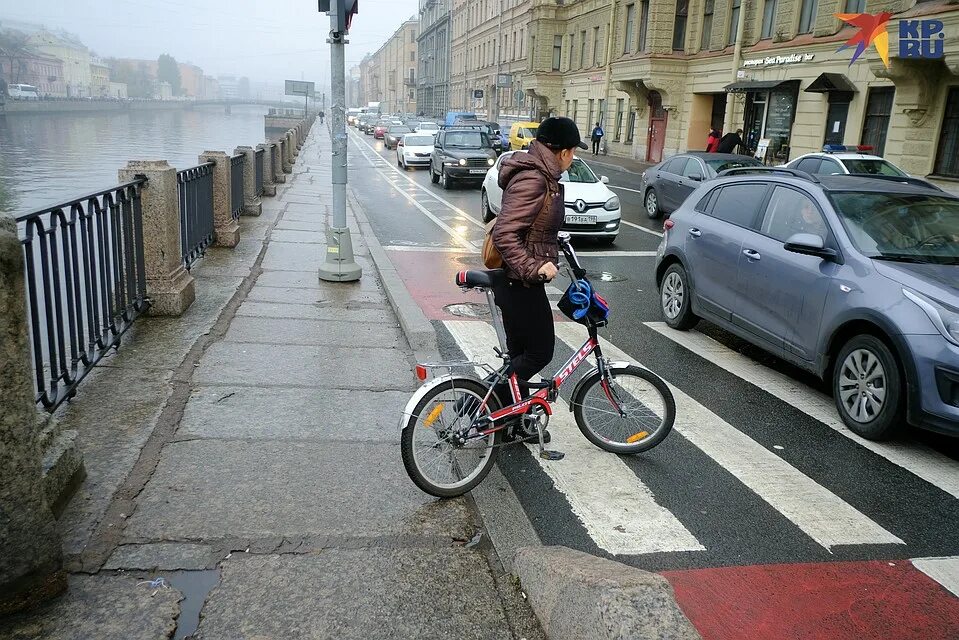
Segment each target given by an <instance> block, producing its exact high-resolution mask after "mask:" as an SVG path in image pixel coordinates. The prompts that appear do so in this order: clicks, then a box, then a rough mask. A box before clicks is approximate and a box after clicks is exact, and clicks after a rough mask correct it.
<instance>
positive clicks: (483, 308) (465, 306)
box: [443, 302, 491, 318]
mask: <svg viewBox="0 0 959 640" xmlns="http://www.w3.org/2000/svg"><path fill="white" fill-rule="evenodd" d="M443 309H445V310H446V312H447V313H449V314H451V315H454V316H459V317H461V318H489V317H491V314H490V312H489V306H487V305H485V304H480V303H478V302H458V303H456V304H448V305H446V306H445V307H443Z"/></svg>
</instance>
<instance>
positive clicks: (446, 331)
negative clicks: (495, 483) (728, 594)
mask: <svg viewBox="0 0 959 640" xmlns="http://www.w3.org/2000/svg"><path fill="white" fill-rule="evenodd" d="M350 136H351V144H350V170H351V173H350V181H351V184H352V185H353V190H354V192H355V194H356V197H357V198H358V199H359V201H360V202H361V204H362V205H363V206H364V207H365V209H366V211H367V213H368V215H369V217H370V221H371V224H372V226H373V229H374V231H375V233H376V235H377V237H378V239H379V240H380V242H381V243H382V244H383V245H384V247H385V248H386V249H387V251H388V252H389V254H390V256H391V258H393V260H394V262H395V264H396V265H397V268H398V270H399V271H400V273H401V275H402V277H403V278H404V281H405V282H406V284H407V287H408V288H409V289H410V291H411V293H412V294H413V296H414V298H415V299H416V300H417V301H418V302H419V303H420V305H421V307H422V308H423V309H424V311H425V312H426V313H427V316H428V317H430V318H431V319H433V321H434V324H435V326H436V327H437V332H438V335H439V337H440V343H441V350H442V351H443V355H444V356H445V357H450V358H460V357H462V356H463V355H466V356H467V357H472V358H486V357H488V349H485V348H478V347H477V345H487V344H488V345H489V346H492V344H493V342H492V340H493V337H492V334H491V331H492V330H491V329H490V328H489V326H488V325H486V324H485V323H481V322H476V321H477V320H483V319H484V316H483V315H482V303H483V300H482V299H480V298H479V297H478V296H475V295H465V296H464V294H463V293H461V292H460V291H459V290H458V289H457V288H456V287H455V286H454V285H453V284H452V281H451V278H452V274H453V273H455V271H457V270H459V269H464V268H482V266H481V264H480V260H479V256H478V255H477V254H476V249H477V248H478V247H480V246H481V244H482V239H483V228H482V222H481V213H480V197H479V189H478V187H468V186H457V187H455V188H454V189H451V190H443V189H442V188H440V186H439V185H433V184H431V183H430V179H429V172H428V170H426V169H417V170H411V171H402V170H399V169H396V155H395V151H388V150H386V149H385V148H384V147H383V144H382V142H381V141H374V140H373V139H372V138H371V137H369V136H364V135H362V134H357V133H356V132H355V131H353V130H351V132H350ZM583 159H584V160H585V161H586V162H587V163H589V162H590V156H589V155H588V154H586V155H584V156H583ZM594 170H595V172H596V173H598V174H603V175H607V176H609V178H610V184H609V186H610V187H611V188H612V189H613V191H614V192H616V193H617V194H618V195H619V196H620V199H621V202H622V204H623V222H624V224H623V226H622V231H621V233H620V236H619V238H618V239H617V241H616V243H615V245H614V246H612V247H600V246H599V245H597V244H595V243H592V242H590V241H586V240H583V241H580V242H577V243H576V245H577V250H578V252H579V254H580V256H581V259H582V262H583V264H584V266H585V267H586V268H587V269H588V271H589V272H590V277H591V279H592V280H593V282H594V284H595V285H596V286H597V289H598V290H600V292H601V293H602V294H603V295H604V297H606V299H607V300H608V301H609V302H610V304H611V307H612V315H611V318H610V319H611V322H610V325H609V327H608V328H607V329H605V330H604V331H602V332H601V339H603V340H604V344H611V345H612V346H611V347H610V349H608V353H609V354H610V355H613V356H614V359H618V358H617V354H619V356H622V357H626V358H629V359H631V360H634V361H638V362H640V363H642V364H643V365H644V366H646V367H647V368H649V369H651V370H652V371H654V372H656V373H658V374H659V375H660V376H661V377H663V378H664V379H665V380H667V381H668V382H669V383H670V384H671V385H673V388H674V393H675V394H676V397H677V424H676V428H675V430H674V433H673V434H671V435H670V437H669V438H667V440H666V441H664V442H663V443H662V444H661V445H659V446H658V447H657V448H655V449H653V450H652V451H650V452H647V453H645V454H642V455H640V456H633V457H622V458H617V457H615V456H610V454H605V453H603V452H600V451H599V450H598V449H595V448H593V450H589V449H588V447H587V448H586V449H584V448H583V447H582V445H581V443H579V442H576V443H572V442H571V441H569V440H568V439H566V438H565V437H560V438H558V440H559V442H560V443H563V442H569V443H570V444H569V446H570V447H571V450H570V451H569V452H567V458H566V459H565V460H563V461H562V462H559V463H546V462H542V461H540V460H539V459H538V457H536V456H535V455H533V453H531V451H530V450H529V449H527V448H522V447H516V448H507V449H505V450H504V451H503V453H502V454H501V455H500V458H499V466H500V469H501V471H502V472H503V475H504V477H505V478H506V480H507V481H508V482H509V485H510V486H511V487H512V489H513V491H514V492H515V494H516V497H517V498H518V501H519V503H520V504H521V505H522V509H523V511H524V512H525V515H526V516H527V517H528V519H529V521H530V522H531V523H532V525H533V528H534V529H535V531H536V533H537V534H538V536H539V537H540V539H541V540H542V541H543V542H544V543H546V544H562V545H566V546H570V547H574V548H577V549H581V550H584V551H588V552H591V553H596V554H599V555H606V556H610V557H615V558H616V559H617V560H620V561H623V562H627V563H629V564H633V565H635V566H639V567H642V568H647V569H652V570H657V571H669V570H676V569H690V568H716V567H730V566H740V565H773V564H782V563H817V562H820V563H826V562H835V561H840V560H845V561H855V562H868V561H877V560H882V561H885V562H883V563H881V564H883V565H886V564H887V563H890V566H893V565H894V564H895V563H896V562H898V561H899V560H905V559H915V558H924V557H952V556H959V535H957V534H956V531H957V523H959V462H957V460H959V447H957V443H956V441H955V440H953V439H949V438H944V437H938V436H934V435H931V434H926V433H919V432H910V433H909V434H908V435H907V436H906V437H904V438H903V439H902V440H900V441H898V442H893V443H888V444H886V443H869V442H866V441H863V440H861V439H859V438H857V437H856V436H854V435H853V434H851V433H850V432H849V431H848V430H846V429H845V427H844V426H843V425H842V423H841V421H840V420H839V418H838V415H837V414H836V412H835V408H834V407H833V406H832V400H831V398H828V397H827V396H826V394H825V391H826V390H825V389H823V387H822V384H821V383H819V382H818V381H817V380H815V379H814V378H812V377H811V376H809V375H807V374H804V373H802V372H799V371H797V370H796V369H794V368H792V367H791V366H789V365H787V364H786V363H783V362H781V361H779V360H778V359H776V358H774V357H772V356H769V355H767V354H765V353H764V352H762V351H760V350H758V349H756V348H754V347H752V346H750V345H748V344H746V343H744V342H743V341H740V340H738V339H736V338H735V337H733V336H731V335H728V334H725V333H724V332H722V331H720V330H718V329H716V328H715V327H711V326H709V325H707V324H705V323H700V326H698V327H697V328H696V329H695V330H694V331H690V332H676V331H672V330H670V329H668V328H666V327H665V326H663V325H662V324H661V321H662V318H661V315H660V312H659V306H658V297H657V294H656V286H655V282H654V276H653V269H654V262H655V258H654V257H653V256H652V255H650V253H651V252H654V251H655V249H656V246H657V245H658V243H659V240H660V231H661V225H662V223H661V222H659V221H651V220H649V219H648V218H647V217H646V215H645V212H644V211H643V207H642V196H641V194H640V193H639V192H638V191H637V190H636V189H637V188H638V182H639V176H638V175H636V174H634V173H630V172H626V171H622V170H619V169H617V168H615V167H612V166H600V165H598V164H597V165H594ZM565 286H566V282H565V281H563V280H557V282H556V283H555V288H554V289H553V292H552V295H551V299H553V300H554V301H555V300H556V299H558V297H559V292H560V291H561V290H562V289H564V288H565ZM464 302H471V303H476V304H473V305H466V307H465V308H466V312H467V314H466V315H465V316H464V315H463V307H450V306H449V305H457V304H462V303H464ZM470 313H473V314H476V315H475V316H473V317H470V315H469V314H470ZM470 321H472V322H473V323H474V324H470V325H464V324H463V323H464V322H470ZM564 326H565V328H564V329H563V330H562V331H560V336H561V337H565V338H567V340H566V341H563V340H558V341H557V348H556V355H555V358H554V362H553V363H552V364H551V365H550V367H549V368H548V370H550V371H553V370H556V369H558V368H559V367H560V366H562V364H563V362H564V361H565V360H566V359H567V358H568V357H569V356H570V355H571V354H572V352H573V348H574V346H571V344H570V343H574V344H575V342H576V340H580V341H581V340H583V339H585V332H584V331H582V328H581V327H579V325H575V324H571V323H569V324H565V325H564ZM464 327H467V329H464ZM464 336H465V337H464ZM484 340H485V342H484ZM605 341H608V342H605ZM575 346H578V344H575ZM473 351H476V353H473ZM571 389H572V386H570V387H569V389H564V391H567V392H568V391H569V390H571ZM564 396H565V394H564ZM554 420H558V417H555V416H554ZM556 428H557V429H562V428H563V427H561V425H559V424H557V425H556ZM561 433H562V434H563V435H564V436H565V434H566V432H565V431H563V432H561ZM577 435H578V434H577ZM580 440H582V439H580ZM582 442H585V440H582ZM587 444H588V443H587ZM554 445H555V446H556V447H557V448H559V445H558V444H557V443H556V439H555V438H554ZM577 457H578V459H577ZM610 460H612V461H615V462H614V463H611V462H610ZM549 465H554V466H552V467H550V466H549ZM555 465H566V466H565V467H560V466H555ZM586 478H589V482H588V483H587V482H586V481H585V479H586ZM586 485H588V486H586ZM603 486H607V487H608V491H607V492H604V491H602V490H599V491H597V487H600V488H601V487H603ZM953 562H954V564H955V561H953ZM850 566H851V565H850ZM951 566H952V565H951ZM955 566H959V564H956V565H955ZM956 575H959V572H957V574H956ZM957 584H959V580H957ZM957 611H959V607H957V609H954V610H953V613H952V615H954V616H956V615H959V614H957V613H956V612H957ZM836 637H838V636H836Z"/></svg>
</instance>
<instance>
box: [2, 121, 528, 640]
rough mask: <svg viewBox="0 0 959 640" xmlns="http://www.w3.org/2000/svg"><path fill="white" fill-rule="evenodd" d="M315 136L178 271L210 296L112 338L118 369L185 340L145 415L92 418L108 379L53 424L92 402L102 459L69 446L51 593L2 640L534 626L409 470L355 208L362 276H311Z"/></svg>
mask: <svg viewBox="0 0 959 640" xmlns="http://www.w3.org/2000/svg"><path fill="white" fill-rule="evenodd" d="M329 144H330V142H329V134H328V131H327V130H326V128H325V127H324V126H321V125H319V124H317V125H316V126H315V127H314V128H313V131H312V133H311V135H310V137H309V139H308V141H307V143H306V145H305V146H304V147H303V149H302V150H301V152H300V156H299V158H298V160H297V163H296V164H295V166H294V174H293V175H292V176H289V177H288V181H287V183H286V185H285V186H281V188H280V189H279V190H278V193H277V198H275V199H273V200H269V201H264V207H263V208H264V214H263V217H262V218H258V219H249V218H244V219H243V225H244V226H243V229H242V231H243V233H244V236H243V237H244V241H243V245H244V247H245V248H244V249H243V250H241V251H238V252H237V253H236V254H235V255H232V254H229V253H224V252H220V253H217V254H216V255H215V256H214V259H212V260H210V259H207V260H204V264H201V265H200V266H199V268H198V269H197V270H196V275H197V279H198V282H201V281H202V282H205V283H206V284H205V285H204V286H205V287H207V288H209V289H211V290H216V291H218V292H219V295H218V296H213V297H211V298H208V300H209V304H210V305H212V306H207V307H205V308H201V309H198V310H197V311H195V312H194V313H193V314H192V315H190V316H189V317H188V318H186V320H185V321H184V322H181V323H180V324H177V321H170V320H157V319H147V320H145V325H144V326H143V327H138V333H135V334H133V335H132V338H131V341H127V342H125V344H124V346H123V347H122V348H121V349H120V351H119V353H118V356H117V358H116V362H115V363H114V364H113V366H114V367H116V368H117V369H119V370H120V373H118V374H116V375H121V374H123V373H124V372H123V365H124V362H127V361H129V359H130V358H132V357H134V356H135V355H137V350H139V355H140V356H141V358H142V357H143V355H144V354H154V355H156V354H166V353H179V351H177V349H182V350H184V351H185V352H186V355H185V358H184V359H183V362H182V363H179V365H176V364H173V363H169V364H157V363H156V361H153V362H152V363H151V364H152V365H153V366H154V369H153V376H152V380H151V379H150V377H151V376H150V375H149V371H150V369H149V367H146V368H143V370H142V371H141V376H142V381H143V384H144V385H148V386H150V387H151V389H152V391H151V392H150V394H149V397H148V398H145V399H144V400H143V402H144V403H145V404H144V406H142V407H136V406H133V404H132V403H131V404H130V406H125V408H121V409H120V412H119V413H118V414H116V413H114V412H112V411H111V409H112V407H113V406H114V405H113V393H112V392H114V391H115V388H114V387H112V386H111V384H119V382H118V381H114V382H113V383H110V376H111V375H113V374H114V372H112V371H104V372H102V374H101V375H100V379H97V378H95V377H94V378H91V379H90V381H88V382H87V383H86V385H85V388H83V389H81V394H80V396H79V397H78V401H77V406H75V407H72V408H71V409H70V411H71V412H72V414H71V413H69V412H68V414H67V415H65V416H64V418H65V419H68V420H69V419H73V420H77V421H79V419H78V418H76V417H73V418H71V415H74V414H76V413H77V412H80V411H82V410H83V408H82V407H83V404H82V403H83V402H87V403H90V402H91V400H92V399H93V398H94V397H97V396H99V397H100V401H101V402H103V403H104V404H101V405H100V406H99V410H100V414H101V417H105V419H106V421H107V422H111V421H112V422H116V423H118V424H116V425H113V426H112V427H111V426H110V425H107V426H105V427H104V428H103V429H102V430H101V431H100V433H101V435H100V437H101V438H103V439H107V438H109V437H115V438H116V444H115V446H116V451H110V452H109V454H108V453H106V451H107V450H108V449H109V448H110V447H108V446H102V447H101V448H100V449H98V451H96V452H94V455H93V457H92V458H90V456H89V454H87V455H88V467H89V469H88V472H89V474H90V477H89V478H88V480H87V481H86V483H85V485H84V487H83V488H82V489H81V493H80V494H79V495H78V496H76V497H75V498H74V502H75V503H76V502H77V501H79V503H80V504H79V505H77V504H71V505H70V507H68V509H67V512H66V513H65V514H64V517H63V518H62V519H61V526H62V527H63V528H64V530H65V531H64V535H65V538H66V539H67V540H68V549H67V552H68V557H69V558H70V559H71V561H70V566H71V568H72V569H73V570H74V571H75V573H72V574H71V577H70V582H71V588H70V590H69V591H68V593H67V594H66V595H65V596H63V597H61V598H60V599H58V600H57V601H55V602H53V603H52V604H50V605H49V606H47V607H46V608H44V609H42V610H40V611H38V612H35V613H33V614H32V615H30V616H28V617H22V618H17V619H13V620H10V621H5V622H4V623H0V638H3V639H7V638H17V639H20V638H41V637H42V638H102V639H113V638H116V639H120V638H122V639H124V640H126V639H132V638H158V637H168V636H170V637H173V632H174V629H176V636H175V637H177V638H180V637H184V636H185V635H186V636H187V637H195V638H207V639H216V638H231V639H233V638H250V639H252V638H257V639H261V640H262V639H265V638H276V639H280V638H283V639H286V638H290V639H294V638H331V639H332V638H335V639H338V640H340V639H356V640H367V639H373V638H418V639H426V638H437V639H445V638H454V637H455V638H476V639H487V638H488V639H491V640H492V639H512V638H517V639H518V638H529V639H530V640H533V639H534V638H542V637H543V636H542V632H541V631H540V630H539V627H538V623H537V622H536V621H535V618H534V617H533V615H532V613H531V611H530V610H529V608H528V606H527V605H526V603H525V602H524V601H523V599H522V598H521V597H520V596H519V594H518V592H517V591H516V589H515V587H514V586H513V585H512V583H511V582H510V581H509V580H508V579H507V578H506V577H504V575H503V572H502V569H501V567H500V565H499V562H498V559H497V558H496V556H495V553H494V552H493V550H492V549H491V547H490V545H489V543H488V537H487V536H486V535H485V534H484V532H483V528H482V523H481V522H480V521H479V516H478V515H477V513H476V510H475V507H474V506H473V505H472V502H471V501H470V500H468V499H465V498H464V499H457V500H450V501H436V500H434V499H432V498H430V497H429V496H427V495H425V494H423V493H421V492H420V491H419V490H418V489H416V487H415V486H414V485H413V484H412V482H410V481H409V479H408V478H407V476H406V473H405V471H404V469H403V466H402V462H401V458H400V451H399V429H398V426H397V424H398V416H399V414H400V411H401V410H402V407H403V406H404V404H405V402H406V400H407V398H408V397H409V394H410V393H411V391H412V390H413V388H414V387H415V385H416V382H417V381H416V380H415V378H414V376H413V374H412V372H411V368H412V364H413V356H412V351H411V349H410V347H409V345H408V344H407V342H406V339H405V337H404V335H403V333H402V332H401V331H400V329H399V327H398V325H397V320H396V317H395V315H394V314H393V311H392V310H391V307H390V305H389V303H388V300H387V298H386V294H385V292H384V290H383V288H382V287H381V285H380V283H379V280H378V276H377V273H376V270H375V268H374V266H373V264H372V263H371V260H370V251H369V248H368V246H367V244H366V240H365V239H364V238H363V236H361V235H360V231H359V228H358V226H357V224H356V221H355V218H354V217H353V215H352V213H349V218H350V226H351V228H352V230H353V242H354V248H355V251H356V255H357V262H358V263H360V265H361V266H362V267H363V278H362V280H361V282H359V283H355V284H326V283H320V282H319V281H318V278H317V267H318V265H319V262H320V260H321V259H322V256H323V255H324V254H325V244H324V243H325V236H324V233H323V231H324V228H325V224H326V219H327V217H328V216H329V215H330V213H331V212H330V203H331V201H332V197H331V192H332V188H331V186H330V155H329ZM258 226H260V227H262V231H263V233H262V234H260V236H259V237H258V236H257V234H256V233H253V234H247V232H248V231H250V229H251V228H252V229H256V228H258ZM263 236H265V238H264V237H263ZM372 242H375V239H372ZM254 256H255V257H254ZM251 259H252V262H251V261H250V260H251ZM204 278H206V280H204ZM231 295H232V298H231V297H230V296H231ZM200 301H201V298H200V297H199V296H198V303H199V302H200ZM191 318H192V320H191ZM207 321H211V322H210V326H208V327H204V322H207ZM185 332H186V335H185ZM207 333H208V334H207ZM204 334H207V335H204ZM186 338H188V339H189V340H188V344H189V346H186V348H184V341H185V339H186ZM144 340H152V341H154V342H152V343H150V342H144ZM163 341H166V343H163ZM170 357H172V356H167V358H170ZM124 358H126V359H127V360H124ZM159 359H160V360H163V358H162V357H160V358H159ZM161 370H162V373H161ZM127 373H128V372H127ZM126 384H129V382H127V383H126ZM84 396H87V398H89V399H88V400H84ZM128 402H129V401H128ZM177 403H180V404H179V406H177ZM91 410H92V408H91ZM124 411H125V413H124ZM104 414H105V416H104ZM145 425H147V426H145ZM151 427H152V431H150V428H151ZM111 429H113V430H112V431H111ZM85 430H86V433H81V438H84V437H86V436H87V435H89V434H90V432H91V428H90V426H86V427H85ZM124 432H127V433H126V434H124ZM130 433H136V434H138V435H136V436H135V437H132V436H131V435H130ZM101 444H103V445H106V443H105V442H104V443H101ZM98 454H99V455H98ZM111 456H112V457H111ZM89 460H92V461H93V462H92V464H91V463H90V462H89ZM134 462H135V464H134ZM127 469H129V473H127ZM88 574H92V575H88ZM156 578H163V579H164V580H163V581H162V582H160V581H158V582H153V583H148V581H152V580H155V579H156ZM201 608H202V609H201ZM198 614H199V628H198V629H197V622H198ZM4 624H6V626H3V625H4Z"/></svg>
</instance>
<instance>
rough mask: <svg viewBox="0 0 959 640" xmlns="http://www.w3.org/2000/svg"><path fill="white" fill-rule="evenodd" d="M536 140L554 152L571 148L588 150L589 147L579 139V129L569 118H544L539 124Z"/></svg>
mask: <svg viewBox="0 0 959 640" xmlns="http://www.w3.org/2000/svg"><path fill="white" fill-rule="evenodd" d="M536 140H537V141H539V142H541V143H543V144H545V145H546V146H547V147H549V148H550V149H553V150H554V151H558V150H560V149H572V148H573V147H579V148H580V149H589V146H588V145H587V144H586V143H585V142H583V140H582V138H580V137H579V128H578V127H577V126H576V123H575V122H573V121H572V120H571V119H569V118H563V117H552V118H546V119H545V120H543V121H542V122H540V123H539V128H538V129H537V130H536Z"/></svg>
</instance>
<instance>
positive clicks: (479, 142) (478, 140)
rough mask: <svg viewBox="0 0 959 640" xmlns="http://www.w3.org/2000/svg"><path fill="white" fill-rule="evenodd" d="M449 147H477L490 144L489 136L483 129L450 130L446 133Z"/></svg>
mask: <svg viewBox="0 0 959 640" xmlns="http://www.w3.org/2000/svg"><path fill="white" fill-rule="evenodd" d="M445 144H446V146H447V147H464V148H472V149H475V148H477V147H488V146H490V143H489V138H488V137H486V134H485V133H483V132H482V131H450V132H449V133H447V134H446V142H445Z"/></svg>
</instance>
